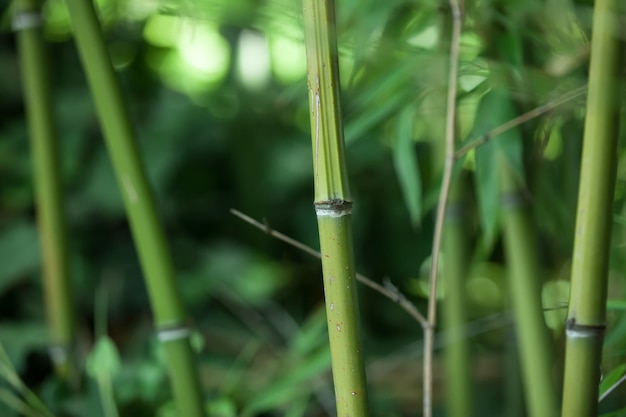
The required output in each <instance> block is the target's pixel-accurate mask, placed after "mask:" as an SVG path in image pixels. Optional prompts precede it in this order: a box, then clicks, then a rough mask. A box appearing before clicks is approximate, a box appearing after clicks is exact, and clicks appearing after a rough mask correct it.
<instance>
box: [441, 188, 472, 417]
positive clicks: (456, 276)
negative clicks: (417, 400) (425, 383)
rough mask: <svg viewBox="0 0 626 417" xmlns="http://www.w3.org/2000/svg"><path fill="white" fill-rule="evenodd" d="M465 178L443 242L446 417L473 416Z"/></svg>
mask: <svg viewBox="0 0 626 417" xmlns="http://www.w3.org/2000/svg"><path fill="white" fill-rule="evenodd" d="M464 179H465V178H464V177H463V176H461V177H460V178H459V179H457V181H456V182H455V183H454V184H453V185H452V187H451V188H450V198H449V201H448V207H447V214H446V223H445V225H444V235H443V242H442V245H443V252H444V254H445V258H446V264H445V267H444V270H443V278H444V280H445V288H446V291H445V297H444V300H443V303H442V304H443V306H442V307H443V327H444V330H445V331H446V333H447V334H449V335H450V339H451V340H450V341H449V343H448V344H447V345H446V349H445V362H446V374H447V375H446V386H447V401H446V408H447V409H448V413H447V415H448V416H449V417H467V416H469V415H472V410H473V409H472V393H471V385H470V384H471V380H472V377H471V367H470V364H471V360H470V351H469V344H468V339H467V337H466V336H465V334H464V329H465V324H466V317H467V312H466V297H465V293H466V292H465V276H466V274H467V271H468V268H469V262H468V247H467V231H466V218H465V201H464V198H463V190H464V189H465V187H464V185H465V184H464V183H465V181H464Z"/></svg>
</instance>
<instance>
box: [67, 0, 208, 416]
mask: <svg viewBox="0 0 626 417" xmlns="http://www.w3.org/2000/svg"><path fill="white" fill-rule="evenodd" d="M68 8H69V11H70V16H71V19H72V24H73V27H74V33H75V38H76V42H77V44H78V50H79V53H80V57H81V61H82V64H83V67H84V68H85V71H86V74H87V80H88V82H89V85H90V88H91V92H92V94H93V97H94V101H95V104H96V109H97V112H98V116H99V119H100V123H101V125H102V129H103V131H104V136H105V139H106V142H107V146H108V149H109V153H110V154H111V157H112V161H113V167H114V169H115V174H116V176H117V180H118V184H119V185H120V188H121V191H122V196H123V199H124V204H125V207H126V212H127V214H128V217H129V220H130V226H131V229H132V233H133V238H134V240H135V246H136V247H137V250H138V252H139V259H140V262H141V266H142V269H143V272H144V276H145V279H146V284H147V288H148V294H149V297H150V302H151V305H152V311H153V314H154V317H155V321H156V326H157V330H158V331H159V335H160V338H161V340H162V342H163V344H164V350H165V354H166V361H167V364H168V366H169V372H170V377H171V381H172V386H173V390H174V396H175V399H176V403H177V406H178V410H179V413H180V415H181V416H185V417H200V416H204V407H203V400H202V395H201V390H200V384H199V381H198V375H197V370H196V368H195V366H193V365H192V364H193V360H194V359H193V352H192V350H191V346H190V344H189V335H190V332H189V331H187V323H186V322H187V316H186V313H185V311H184V308H183V304H182V302H181V298H180V294H179V290H178V288H177V286H176V282H175V279H174V271H173V266H172V261H171V256H170V252H169V248H168V247H167V243H166V240H165V236H164V233H163V229H162V226H161V223H160V221H159V218H158V216H157V212H156V208H155V204H154V199H153V195H152V192H151V190H150V187H149V185H148V181H147V179H146V174H145V171H144V168H143V165H142V162H141V159H140V157H139V152H138V149H137V144H136V139H135V135H134V132H133V129H132V126H131V122H130V117H129V114H128V110H127V107H126V105H125V102H124V100H123V98H122V92H121V88H120V85H119V81H118V79H117V77H116V74H115V71H114V70H113V66H112V65H111V60H110V57H109V55H108V51H107V48H106V45H105V43H104V37H103V35H102V31H101V29H100V25H99V22H98V19H97V17H96V13H95V10H94V6H93V4H92V2H91V1H89V0H69V1H68Z"/></svg>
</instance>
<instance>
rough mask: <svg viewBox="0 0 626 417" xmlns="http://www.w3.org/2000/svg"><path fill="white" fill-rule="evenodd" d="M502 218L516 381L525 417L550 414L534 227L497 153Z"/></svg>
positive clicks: (548, 351)
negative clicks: (517, 364) (522, 395)
mask: <svg viewBox="0 0 626 417" xmlns="http://www.w3.org/2000/svg"><path fill="white" fill-rule="evenodd" d="M500 166H501V169H500V172H501V173H502V175H501V178H502V205H503V207H502V213H503V214H502V217H503V228H504V246H505V253H506V260H507V266H508V271H509V288H510V292H511V301H512V305H513V313H514V316H515V328H516V332H517V340H518V342H519V351H520V363H521V366H522V380H523V383H524V392H525V393H526V399H527V400H526V401H527V404H528V411H529V415H530V416H531V417H555V416H556V415H557V414H558V399H557V395H556V386H555V384H554V381H553V374H552V368H553V365H554V361H553V355H552V349H553V347H552V342H551V340H550V333H549V332H548V329H547V327H546V324H545V321H544V315H543V307H542V304H541V280H540V278H541V273H540V268H539V263H538V259H537V256H538V254H537V252H536V248H537V246H536V238H535V235H534V226H533V223H532V222H531V220H530V215H529V213H528V210H527V208H526V204H525V198H524V193H523V190H522V189H521V187H520V186H519V185H518V184H517V182H516V180H515V179H514V177H513V175H512V174H511V172H510V171H509V169H510V168H509V167H508V166H507V163H506V161H505V159H504V157H502V159H501V163H500Z"/></svg>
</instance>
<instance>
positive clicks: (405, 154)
mask: <svg viewBox="0 0 626 417" xmlns="http://www.w3.org/2000/svg"><path fill="white" fill-rule="evenodd" d="M394 132H395V135H394V136H395V140H394V144H393V162H394V166H395V169H396V175H397V176H398V179H399V181H400V188H401V189H402V194H403V195H404V202H405V204H406V207H407V209H408V211H409V215H410V216H411V222H412V223H413V226H417V225H418V224H419V222H420V218H421V215H422V181H421V178H420V172H419V161H418V159H417V155H415V141H414V133H415V109H414V108H413V107H412V106H409V107H406V108H405V109H403V110H402V112H401V113H400V114H399V115H398V118H397V119H396V128H395V129H394Z"/></svg>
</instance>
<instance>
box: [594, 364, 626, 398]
mask: <svg viewBox="0 0 626 417" xmlns="http://www.w3.org/2000/svg"><path fill="white" fill-rule="evenodd" d="M625 373H626V363H623V364H621V365H619V366H618V367H617V368H615V369H613V370H611V372H609V373H608V374H607V375H606V376H605V377H604V378H603V379H602V382H601V383H600V393H599V395H600V397H602V396H603V395H604V393H605V392H607V391H608V390H609V389H611V388H614V385H615V384H617V383H618V381H619V380H620V379H621V378H622V377H623V376H624V374H625Z"/></svg>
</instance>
